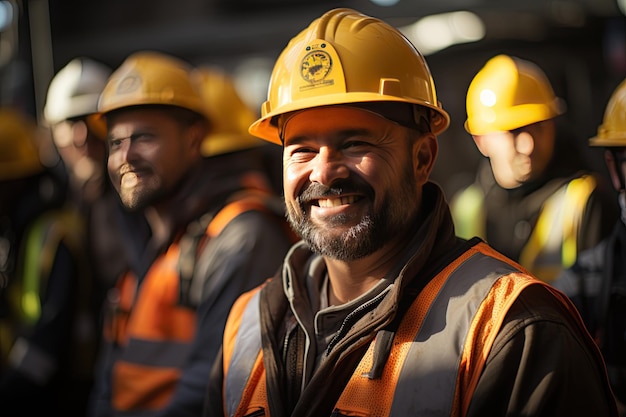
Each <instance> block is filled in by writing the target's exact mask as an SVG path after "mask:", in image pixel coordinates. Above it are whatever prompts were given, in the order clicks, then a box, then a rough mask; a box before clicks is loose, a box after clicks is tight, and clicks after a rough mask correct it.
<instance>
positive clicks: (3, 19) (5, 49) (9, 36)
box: [0, 1, 17, 68]
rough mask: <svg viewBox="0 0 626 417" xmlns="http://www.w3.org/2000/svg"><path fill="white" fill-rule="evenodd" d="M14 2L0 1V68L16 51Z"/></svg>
mask: <svg viewBox="0 0 626 417" xmlns="http://www.w3.org/2000/svg"><path fill="white" fill-rule="evenodd" d="M16 7H17V6H16V5H14V1H0V68H2V67H4V66H5V65H6V64H7V63H8V62H9V61H10V60H11V58H12V57H13V55H14V54H15V51H16V50H17V13H16V12H15V9H16Z"/></svg>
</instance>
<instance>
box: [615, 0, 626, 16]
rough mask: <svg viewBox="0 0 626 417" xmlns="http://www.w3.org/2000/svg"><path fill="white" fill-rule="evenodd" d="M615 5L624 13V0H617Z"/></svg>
mask: <svg viewBox="0 0 626 417" xmlns="http://www.w3.org/2000/svg"><path fill="white" fill-rule="evenodd" d="M617 7H619V10H620V12H622V14H623V15H626V0H617Z"/></svg>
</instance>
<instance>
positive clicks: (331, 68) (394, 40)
mask: <svg viewBox="0 0 626 417" xmlns="http://www.w3.org/2000/svg"><path fill="white" fill-rule="evenodd" d="M380 101H393V102H403V103H411V104H416V105H420V106H424V107H426V108H429V109H431V112H430V113H431V116H430V124H431V130H432V132H433V133H435V134H439V133H441V132H443V131H444V130H445V129H446V128H447V127H448V125H449V124H450V117H449V115H448V113H447V112H446V111H445V110H444V109H443V108H442V107H441V103H439V101H438V100H437V94H436V91H435V83H434V81H433V78H432V75H431V73H430V70H429V68H428V65H427V64H426V61H425V59H424V57H423V56H422V54H421V53H420V52H419V51H418V50H417V49H416V48H415V46H413V44H411V42H410V41H409V40H408V39H407V38H406V37H405V36H404V35H402V33H401V32H400V31H398V30H397V29H395V28H394V27H392V26H390V25H389V24H387V23H385V22H383V21H381V20H379V19H376V18H373V17H370V16H366V15H364V14H361V13H359V12H357V11H354V10H351V9H345V8H340V9H334V10H331V11H329V12H327V13H325V14H324V15H322V16H321V17H319V18H318V19H316V20H314V21H313V22H312V23H311V24H310V25H309V27H308V28H306V29H305V30H303V31H302V32H300V33H299V34H298V35H297V36H295V37H294V38H293V39H291V41H290V42H289V44H288V45H287V47H286V48H285V49H284V50H283V51H282V53H281V54H280V56H279V57H278V60H277V61H276V64H275V66H274V70H273V71H272V75H271V78H270V83H269V89H268V100H267V101H266V102H265V103H263V105H262V107H261V118H260V119H259V120H257V121H256V122H254V123H253V124H252V126H250V133H252V134H253V135H255V136H258V137H260V138H263V139H265V140H267V141H269V142H273V143H276V144H281V140H280V137H279V132H278V127H277V124H276V117H277V116H279V115H281V114H285V113H288V112H292V111H296V110H302V109H307V108H311V107H318V106H326V105H333V104H346V103H362V102H380Z"/></svg>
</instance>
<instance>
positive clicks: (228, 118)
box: [197, 66, 263, 156]
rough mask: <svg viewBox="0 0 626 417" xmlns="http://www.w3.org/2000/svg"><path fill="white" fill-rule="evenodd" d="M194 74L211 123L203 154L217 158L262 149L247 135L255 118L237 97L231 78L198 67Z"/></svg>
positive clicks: (209, 67)
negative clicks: (221, 155) (224, 154)
mask: <svg viewBox="0 0 626 417" xmlns="http://www.w3.org/2000/svg"><path fill="white" fill-rule="evenodd" d="M197 73H198V75H199V77H200V82H201V86H202V95H203V97H204V101H205V105H206V108H207V114H208V117H209V119H210V121H211V131H210V133H209V135H208V136H207V137H206V139H205V140H204V142H202V148H201V151H202V154H203V155H204V156H213V155H220V154H223V153H227V152H233V151H237V150H242V149H248V148H252V147H256V146H259V145H261V144H262V143H263V142H262V141H261V140H259V139H258V138H256V137H254V136H252V135H250V134H249V133H248V126H250V124H252V122H254V121H255V120H256V115H255V114H254V112H253V111H252V109H250V107H249V106H248V105H247V104H246V103H245V102H244V101H243V99H242V98H241V96H240V95H239V93H238V91H237V89H236V87H235V84H234V82H233V80H232V78H231V77H230V76H228V75H227V74H226V73H225V72H224V71H222V70H220V69H218V68H215V67H211V66H204V67H200V68H198V69H197Z"/></svg>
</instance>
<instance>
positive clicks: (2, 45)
mask: <svg viewBox="0 0 626 417" xmlns="http://www.w3.org/2000/svg"><path fill="white" fill-rule="evenodd" d="M335 7H350V8H353V9H356V10H359V11H361V12H364V13H366V14H370V15H373V16H376V17H380V18H382V19H384V20H386V21H387V22H389V23H391V24H393V25H394V26H397V27H398V28H401V29H402V30H403V31H404V32H405V33H406V34H407V35H408V36H409V37H410V38H411V39H412V40H413V41H414V43H415V44H416V45H417V46H418V48H419V49H420V50H421V51H422V53H423V54H424V55H425V57H426V60H427V62H428V64H429V66H430V69H431V72H432V73H433V76H434V78H435V84H436V87H437V92H438V95H439V99H440V100H441V102H442V103H443V106H444V108H445V109H446V110H447V111H448V112H449V113H450V115H451V118H452V124H451V126H450V128H449V129H448V130H447V131H446V132H445V133H443V134H442V135H441V136H440V154H439V159H438V161H437V164H436V168H435V172H434V179H435V180H437V181H438V182H439V183H440V184H441V185H442V186H443V188H444V190H445V191H446V193H447V194H448V195H451V193H453V192H454V191H455V190H456V189H458V187H460V186H461V185H463V184H466V183H468V182H469V181H471V180H472V178H473V175H474V169H475V167H476V164H477V162H478V161H479V160H480V158H481V156H480V154H479V153H478V151H477V150H476V149H475V146H474V144H473V142H472V139H471V137H470V136H469V135H468V134H467V133H466V132H465V131H464V130H463V122H464V121H465V93H466V91H467V87H468V85H469V83H470V81H471V79H472V77H473V76H474V74H475V73H476V72H477V71H478V70H479V69H480V68H481V67H482V65H483V64H484V62H485V61H486V60H488V59H489V58H491V57H492V56H494V55H496V54H499V53H507V54H511V55H515V56H519V57H521V58H524V59H528V60H531V61H534V62H535V63H537V64H538V65H539V66H541V67H542V68H543V69H544V70H545V72H546V74H547V75H548V77H549V78H550V80H551V81H552V83H553V86H554V89H555V91H556V93H557V95H559V96H560V97H562V98H563V99H565V101H566V102H567V104H568V112H567V113H566V115H565V118H566V121H567V123H568V124H569V126H570V127H571V130H573V131H574V133H575V134H576V135H577V139H576V140H577V142H576V143H572V150H575V149H578V150H582V151H583V152H584V155H585V157H586V159H587V161H588V163H589V165H590V166H591V167H592V168H594V169H597V170H599V171H603V170H604V163H603V161H602V160H601V155H600V154H599V153H597V152H598V150H591V149H588V148H587V138H588V137H589V136H592V135H594V134H595V132H596V129H597V126H598V125H599V124H600V123H601V121H602V115H603V113H604V108H605V105H606V102H607V100H608V98H609V96H610V94H611V92H612V91H613V89H614V88H615V87H616V86H617V84H618V83H619V82H620V81H621V80H622V79H624V78H625V77H626V17H625V15H624V13H623V10H625V9H626V0H526V1H523V2H522V1H519V0H399V1H393V0H376V1H374V0H348V1H332V0H315V1H312V0H309V1H305V0H176V1H171V0H107V1H93V0H92V1H89V0H49V1H47V0H30V1H29V0H23V1H20V0H0V100H1V103H0V104H1V105H5V106H6V105H8V106H16V107H19V108H21V109H23V110H24V111H26V112H28V113H31V114H33V115H34V116H35V117H37V118H40V113H41V110H42V108H43V105H44V100H45V94H46V89H47V86H48V83H49V81H50V79H51V78H52V76H53V75H54V73H55V72H56V71H57V70H59V69H60V68H61V67H62V66H64V65H65V64H66V63H67V62H68V61H69V60H70V59H72V58H74V57H76V56H81V55H82V56H89V57H92V58H95V59H98V60H100V61H102V62H104V63H106V64H108V65H110V66H112V67H116V66H117V65H119V64H120V63H121V62H122V61H123V59H124V58H125V57H126V56H127V55H128V54H130V53H132V52H134V51H137V50H144V49H152V50H159V51H163V52H166V53H171V54H173V55H176V56H179V57H180V58H183V59H186V60H187V61H189V62H191V63H193V64H213V65H218V66H221V67H222V68H224V69H226V70H227V71H230V72H231V73H232V74H233V75H234V76H235V80H236V82H237V87H238V88H239V89H240V91H241V93H242V95H243V96H244V98H245V99H246V100H247V101H248V102H249V103H250V104H251V105H252V106H253V107H254V108H255V109H259V106H260V103H261V102H262V101H264V99H265V95H266V92H267V82H268V79H269V74H270V72H271V69H272V67H273V63H274V60H275V59H276V58H277V56H278V54H279V53H280V51H281V50H282V48H283V47H285V46H286V44H287V42H288V41H289V39H291V37H293V36H295V35H296V34H297V33H298V32H300V30H302V29H304V28H305V27H306V26H307V25H308V23H310V21H311V20H313V19H314V18H316V17H318V16H319V15H321V14H322V13H323V12H324V11H326V10H328V9H331V8H335Z"/></svg>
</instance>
